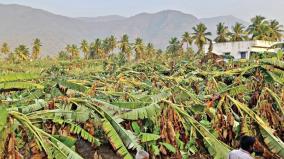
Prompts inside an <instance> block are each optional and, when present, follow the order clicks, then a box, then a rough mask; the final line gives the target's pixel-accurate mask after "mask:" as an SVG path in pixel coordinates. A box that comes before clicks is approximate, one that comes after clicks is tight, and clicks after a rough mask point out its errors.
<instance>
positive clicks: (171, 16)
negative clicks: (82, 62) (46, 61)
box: [0, 4, 247, 55]
mask: <svg viewBox="0 0 284 159" xmlns="http://www.w3.org/2000/svg"><path fill="white" fill-rule="evenodd" d="M0 21H1V25H0V43H2V42H4V41H5V42H8V43H9V44H10V45H11V46H12V47H13V48H14V47H15V46H17V45H19V44H26V45H28V46H31V44H32V41H33V39H35V38H40V39H41V41H42V43H43V55H55V54H57V52H58V51H60V50H61V49H63V48H64V47H65V46H66V44H70V43H75V44H79V42H80V41H81V40H82V39H86V40H89V41H91V40H95V39H96V38H104V37H107V36H110V35H115V36H117V37H118V38H119V37H120V36H122V35H123V34H124V33H126V34H128V35H129V37H130V38H131V40H133V39H135V38H136V37H141V38H143V39H144V40H145V41H146V42H153V43H154V45H155V46H156V47H158V48H165V47H166V45H167V44H168V41H169V39H170V37H174V36H176V37H180V36H181V35H182V34H183V33H184V32H185V31H188V32H191V31H192V27H193V26H194V25H196V24H198V23H200V22H203V23H205V24H206V25H207V26H208V29H209V31H211V32H212V33H213V34H214V33H215V32H216V31H215V30H216V25H217V23H219V22H225V23H226V25H228V26H231V25H233V24H235V23H236V22H240V23H243V24H245V25H246V24H247V22H245V21H243V20H241V19H238V18H236V17H233V16H221V17H213V18H205V19H198V18H197V17H195V16H193V15H190V14H185V13H182V12H179V11H174V10H165V11H161V12H158V13H151V14H150V13H141V14H137V15H135V16H131V17H122V16H118V15H111V16H102V17H83V18H70V17H65V16H61V15H56V14H53V13H50V12H48V11H44V10H40V9H34V8H31V7H26V6H21V5H1V4H0Z"/></svg>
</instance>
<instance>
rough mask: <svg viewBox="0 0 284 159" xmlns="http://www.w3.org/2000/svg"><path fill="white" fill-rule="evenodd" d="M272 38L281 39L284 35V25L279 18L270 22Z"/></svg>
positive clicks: (274, 39) (273, 39)
mask: <svg viewBox="0 0 284 159" xmlns="http://www.w3.org/2000/svg"><path fill="white" fill-rule="evenodd" d="M269 29H270V35H269V36H270V38H271V40H272V41H281V39H282V37H283V25H280V24H279V22H278V21H277V20H272V21H270V22H269Z"/></svg>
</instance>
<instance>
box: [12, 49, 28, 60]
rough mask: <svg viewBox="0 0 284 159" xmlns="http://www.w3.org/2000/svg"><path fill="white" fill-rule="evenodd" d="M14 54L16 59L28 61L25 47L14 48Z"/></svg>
mask: <svg viewBox="0 0 284 159" xmlns="http://www.w3.org/2000/svg"><path fill="white" fill-rule="evenodd" d="M15 54H16V57H17V59H20V60H22V61H26V60H28V59H29V55H30V53H29V48H27V47H26V46H25V45H19V46H18V47H17V48H15Z"/></svg>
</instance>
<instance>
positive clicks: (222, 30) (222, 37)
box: [215, 23, 230, 42]
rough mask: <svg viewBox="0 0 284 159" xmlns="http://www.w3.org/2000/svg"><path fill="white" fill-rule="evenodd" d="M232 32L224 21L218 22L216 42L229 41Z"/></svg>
mask: <svg viewBox="0 0 284 159" xmlns="http://www.w3.org/2000/svg"><path fill="white" fill-rule="evenodd" d="M229 37H230V32H229V29H228V27H227V26H225V24H224V23H218V24H217V37H216V38H215V42H227V41H229Z"/></svg>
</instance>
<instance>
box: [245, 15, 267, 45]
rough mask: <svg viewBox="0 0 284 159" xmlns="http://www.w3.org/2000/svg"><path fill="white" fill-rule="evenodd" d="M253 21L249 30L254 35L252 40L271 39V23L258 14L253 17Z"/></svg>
mask: <svg viewBox="0 0 284 159" xmlns="http://www.w3.org/2000/svg"><path fill="white" fill-rule="evenodd" d="M251 23H252V24H251V25H249V27H248V32H249V33H250V34H251V35H252V37H251V39H252V40H268V39H269V25H268V22H267V20H266V19H265V17H263V16H259V15H258V16H256V17H254V18H252V19H251Z"/></svg>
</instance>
